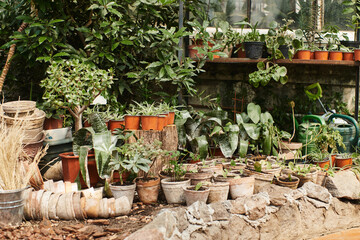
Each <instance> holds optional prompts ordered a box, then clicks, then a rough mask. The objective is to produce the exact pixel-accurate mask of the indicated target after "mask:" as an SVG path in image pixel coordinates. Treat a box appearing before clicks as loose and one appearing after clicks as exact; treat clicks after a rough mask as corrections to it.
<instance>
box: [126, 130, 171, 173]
mask: <svg viewBox="0 0 360 240" xmlns="http://www.w3.org/2000/svg"><path fill="white" fill-rule="evenodd" d="M133 132H134V135H135V136H136V138H137V139H140V138H142V139H143V141H144V143H148V144H151V143H153V142H154V141H155V140H158V141H160V142H162V145H161V149H163V150H168V151H176V150H177V146H178V134H177V130H176V125H174V124H173V125H168V126H166V127H164V129H163V130H162V131H157V130H133ZM136 138H135V137H133V136H132V137H130V138H129V139H128V143H134V142H136ZM169 160H170V158H169V157H168V156H159V157H157V158H156V159H155V160H154V161H155V163H154V164H153V165H152V167H151V169H150V171H149V175H150V176H151V175H154V176H156V175H158V174H159V172H160V171H161V170H162V169H163V168H164V167H165V166H166V165H167V164H168V162H169ZM143 175H144V173H143V172H139V173H138V176H139V177H141V176H143Z"/></svg>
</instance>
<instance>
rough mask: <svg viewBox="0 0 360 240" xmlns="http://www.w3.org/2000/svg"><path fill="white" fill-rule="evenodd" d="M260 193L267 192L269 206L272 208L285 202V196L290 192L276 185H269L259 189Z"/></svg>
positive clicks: (288, 189)
mask: <svg viewBox="0 0 360 240" xmlns="http://www.w3.org/2000/svg"><path fill="white" fill-rule="evenodd" d="M259 191H260V192H267V193H268V194H269V197H270V204H271V205H274V206H282V205H284V204H285V203H286V202H287V198H286V196H285V194H290V192H291V191H292V190H291V189H290V188H287V187H280V186H278V185H274V184H269V185H265V186H263V187H261V188H260V189H259Z"/></svg>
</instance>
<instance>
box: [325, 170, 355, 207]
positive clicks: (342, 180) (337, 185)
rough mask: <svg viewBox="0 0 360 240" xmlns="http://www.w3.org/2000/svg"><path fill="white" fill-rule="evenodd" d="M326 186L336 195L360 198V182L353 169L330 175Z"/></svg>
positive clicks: (353, 198)
mask: <svg viewBox="0 0 360 240" xmlns="http://www.w3.org/2000/svg"><path fill="white" fill-rule="evenodd" d="M325 187H326V188H327V189H328V190H329V192H330V193H331V195H332V196H334V197H337V198H346V199H352V200H358V199H360V182H359V180H358V179H357V177H356V175H355V173H354V172H352V171H351V170H347V171H340V172H337V173H336V174H335V176H334V177H328V178H327V180H326V183H325Z"/></svg>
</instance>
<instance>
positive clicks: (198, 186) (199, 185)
mask: <svg viewBox="0 0 360 240" xmlns="http://www.w3.org/2000/svg"><path fill="white" fill-rule="evenodd" d="M202 185H203V183H202V182H199V183H197V184H196V186H195V189H194V190H195V191H199V190H200V188H201V187H202Z"/></svg>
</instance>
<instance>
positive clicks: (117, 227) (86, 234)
mask: <svg viewBox="0 0 360 240" xmlns="http://www.w3.org/2000/svg"><path fill="white" fill-rule="evenodd" d="M170 207H174V206H173V205H166V204H157V205H144V204H142V203H141V202H137V203H134V204H133V208H132V210H131V212H130V214H129V215H127V216H119V217H116V218H110V219H87V220H72V221H65V220H48V219H43V220H42V221H24V222H23V223H22V224H21V225H20V226H18V227H10V226H5V225H0V239H29V240H31V239H34V240H42V239H44V240H45V239H54V240H55V239H59V240H60V239H67V240H72V239H79V240H85V239H118V240H121V239H124V238H126V237H127V236H129V235H130V234H131V233H133V232H135V231H136V230H138V229H140V228H142V227H143V226H145V225H146V224H147V223H149V222H150V221H152V219H153V218H154V217H155V216H156V215H157V213H158V212H159V211H160V210H161V209H163V208H170Z"/></svg>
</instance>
